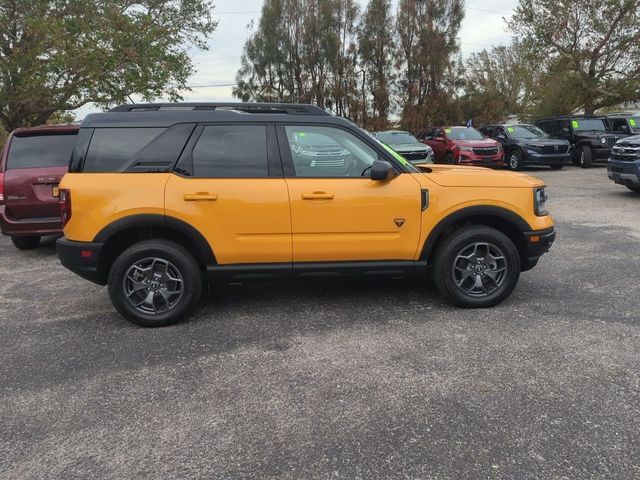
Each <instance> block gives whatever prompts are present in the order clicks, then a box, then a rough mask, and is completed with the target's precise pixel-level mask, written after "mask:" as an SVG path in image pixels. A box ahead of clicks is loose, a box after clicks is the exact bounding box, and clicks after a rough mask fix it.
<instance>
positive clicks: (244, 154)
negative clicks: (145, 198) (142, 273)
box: [165, 123, 291, 268]
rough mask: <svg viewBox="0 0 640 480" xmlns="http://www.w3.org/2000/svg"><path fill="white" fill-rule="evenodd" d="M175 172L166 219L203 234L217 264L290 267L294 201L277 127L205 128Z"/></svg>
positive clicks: (199, 130)
mask: <svg viewBox="0 0 640 480" xmlns="http://www.w3.org/2000/svg"><path fill="white" fill-rule="evenodd" d="M176 172H177V173H175V174H173V175H171V177H170V178H169V181H168V182H167V185H166V189H165V211H166V215H167V216H170V217H174V218H177V219H179V220H182V221H184V222H186V223H187V224H189V225H191V226H193V227H194V228H196V229H197V230H198V231H199V232H200V233H202V235H203V236H204V237H205V238H206V239H207V241H208V243H209V245H210V246H211V248H212V250H213V253H214V255H215V256H216V260H217V262H218V263H219V264H221V265H225V264H226V265H230V264H256V263H265V264H267V263H278V264H283V263H287V264H289V265H290V264H291V214H290V210H289V193H288V190H287V185H286V183H285V180H284V178H283V175H282V163H281V161H280V154H279V151H278V144H277V139H276V134H275V127H274V126H273V125H269V124H249V123H242V124H213V125H200V126H199V127H197V129H196V131H195V132H194V135H193V137H192V140H191V141H189V143H188V144H187V146H186V147H185V151H184V152H183V154H182V157H181V159H180V161H179V163H178V168H177V169H176ZM289 268H290V267H289Z"/></svg>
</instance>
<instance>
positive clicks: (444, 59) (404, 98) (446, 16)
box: [396, 0, 464, 131]
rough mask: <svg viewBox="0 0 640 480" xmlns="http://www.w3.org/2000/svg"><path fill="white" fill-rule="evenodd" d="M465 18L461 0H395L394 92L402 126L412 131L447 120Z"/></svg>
mask: <svg viewBox="0 0 640 480" xmlns="http://www.w3.org/2000/svg"><path fill="white" fill-rule="evenodd" d="M463 18H464V2H463V0H400V1H399V3H398V15H397V19H396V23H397V32H398V37H399V46H400V50H399V55H398V59H399V61H398V69H399V70H400V71H401V72H402V73H401V76H400V80H399V83H398V87H399V89H398V94H399V97H400V101H401V103H402V105H403V107H402V119H401V124H402V125H403V127H404V128H406V129H409V130H413V131H415V130H417V129H419V128H420V127H422V126H424V124H425V123H431V122H446V120H448V119H449V116H450V112H449V109H450V106H451V105H450V104H451V98H452V97H453V94H454V91H455V88H456V82H457V80H458V79H457V69H456V58H457V54H458V52H459V44H458V32H459V31H460V26H461V24H462V20H463Z"/></svg>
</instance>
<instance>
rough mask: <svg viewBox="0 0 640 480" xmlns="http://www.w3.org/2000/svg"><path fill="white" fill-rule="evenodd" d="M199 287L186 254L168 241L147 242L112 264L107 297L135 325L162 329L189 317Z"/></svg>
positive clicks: (197, 274)
mask: <svg viewBox="0 0 640 480" xmlns="http://www.w3.org/2000/svg"><path fill="white" fill-rule="evenodd" d="M149 269H150V270H149ZM145 270H147V273H145V272H144V271H145ZM202 283H203V282H202V274H201V272H200V268H199V267H198V264H197V263H196V261H195V259H194V258H193V256H192V255H191V254H190V253H189V251H188V250H186V249H185V248H184V247H182V246H180V245H178V244H177V243H174V242H171V241H169V240H146V241H143V242H140V243H136V244H135V245H133V246H131V247H129V248H127V249H126V250H125V251H124V252H122V253H121V254H120V256H119V257H118V258H117V259H116V261H115V262H114V263H113V266H112V267H111V270H110V272H109V297H110V298H111V302H112V303H113V306H114V307H115V309H116V310H117V311H118V313H120V315H122V316H123V317H124V318H126V319H127V320H129V321H131V322H133V323H135V324H136V325H139V326H141V327H164V326H167V325H173V324H175V323H178V322H179V321H180V320H182V319H183V318H185V317H187V316H188V315H189V314H191V312H192V311H193V310H194V308H195V307H196V305H197V304H198V300H199V299H200V295H201V294H202ZM136 304H138V306H137V305H136Z"/></svg>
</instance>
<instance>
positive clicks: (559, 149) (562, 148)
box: [542, 145, 569, 155]
mask: <svg viewBox="0 0 640 480" xmlns="http://www.w3.org/2000/svg"><path fill="white" fill-rule="evenodd" d="M568 151H569V145H544V146H543V147H542V153H544V154H545V155H554V154H563V153H567V152H568Z"/></svg>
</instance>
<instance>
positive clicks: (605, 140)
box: [600, 137, 607, 145]
mask: <svg viewBox="0 0 640 480" xmlns="http://www.w3.org/2000/svg"><path fill="white" fill-rule="evenodd" d="M600 143H602V144H603V145H604V144H605V143H607V139H606V138H604V137H602V138H601V139H600Z"/></svg>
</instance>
